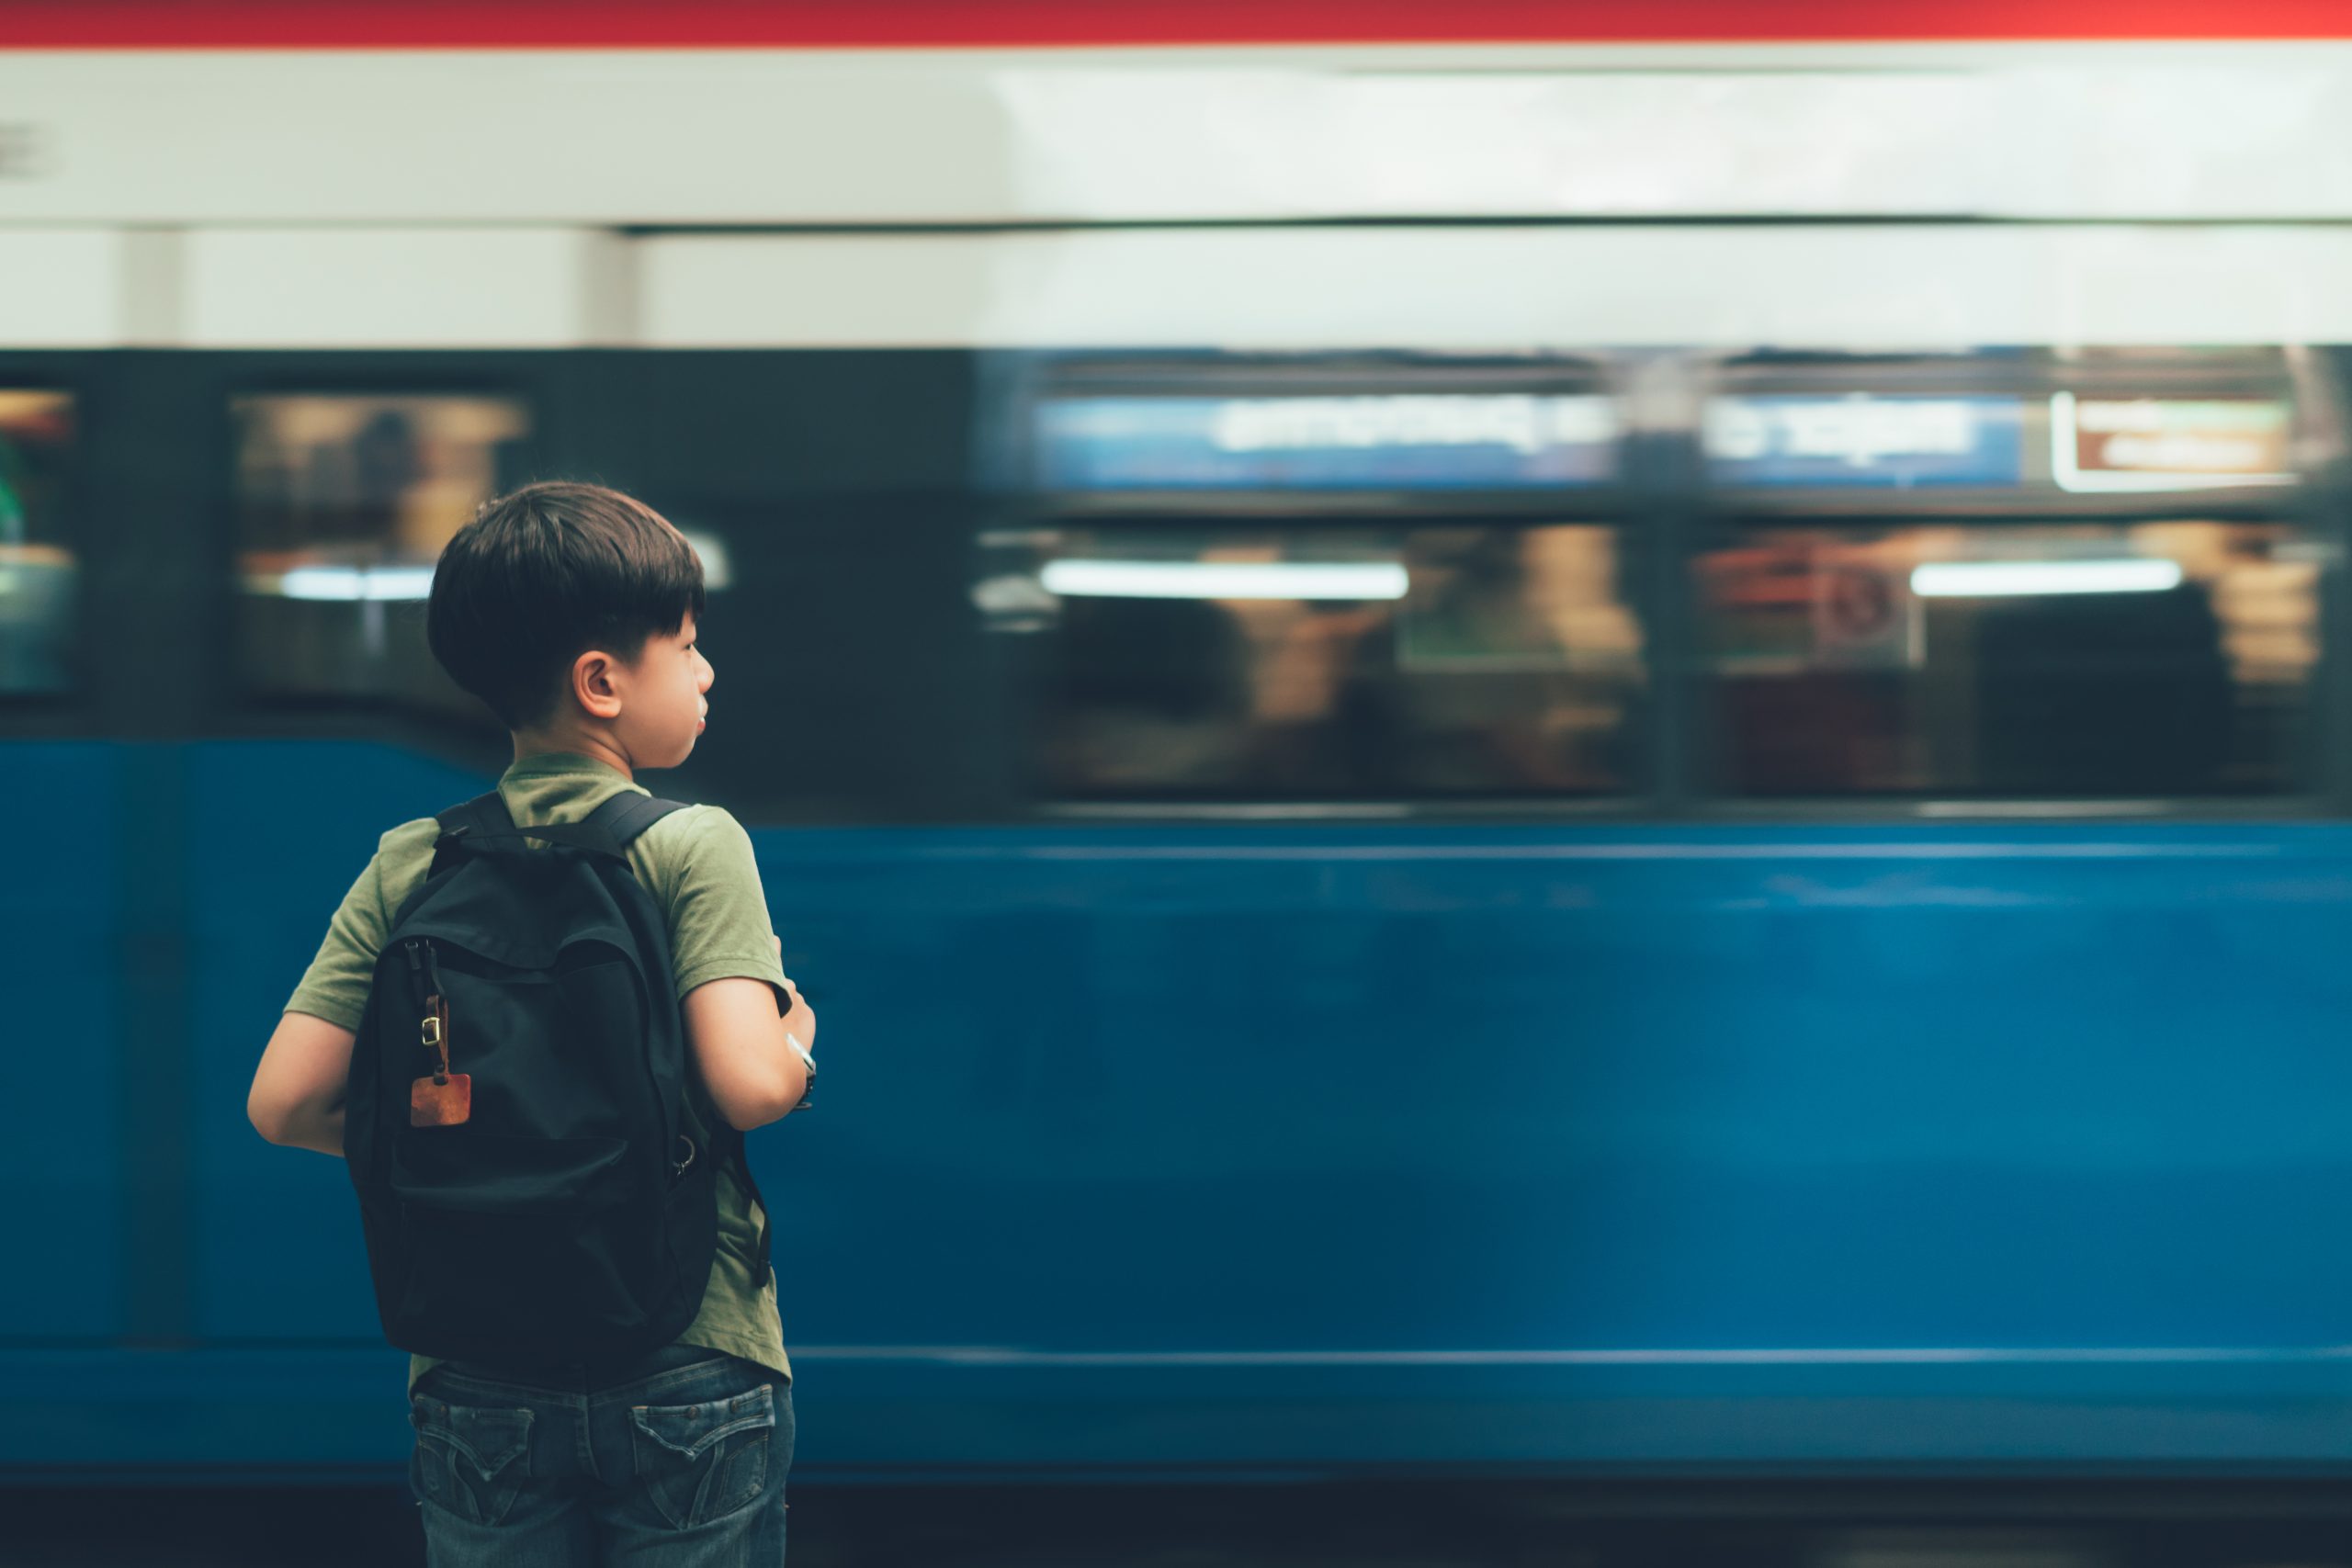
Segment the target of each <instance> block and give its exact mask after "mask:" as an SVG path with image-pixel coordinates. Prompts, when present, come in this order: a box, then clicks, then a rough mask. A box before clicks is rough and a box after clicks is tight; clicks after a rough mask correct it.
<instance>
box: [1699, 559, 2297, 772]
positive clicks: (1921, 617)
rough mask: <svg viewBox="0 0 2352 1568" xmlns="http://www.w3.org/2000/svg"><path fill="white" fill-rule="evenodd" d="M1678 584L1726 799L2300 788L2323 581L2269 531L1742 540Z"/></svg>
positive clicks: (1702, 563)
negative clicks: (1699, 663) (1687, 608)
mask: <svg viewBox="0 0 2352 1568" xmlns="http://www.w3.org/2000/svg"><path fill="white" fill-rule="evenodd" d="M1694 570H1695V572H1696V578H1697V582H1696V587H1697V592H1698V598H1699V611H1700V615H1701V618H1702V637H1703V639H1704V647H1705V657H1706V661H1707V664H1708V666H1709V668H1710V669H1711V671H1712V673H1713V680H1714V703H1713V716H1714V728H1713V763H1714V768H1715V773H1716V777H1717V783H1718V784H1719V785H1720V787H1721V788H1722V789H1723V791H1724V792H1725V793H1728V794H1732V795H1852V794H1884V795H2039V796H2048V797H2064V796H2100V795H2104V796H2111V797H2134V798H2145V797H2154V796H2198V795H2278V794H2283V793H2290V792H2292V791H2294V790H2296V789H2298V788H2300V787H2302V784H2303V779H2304V769H2303V765H2302V764H2303V758H2304V755H2305V753H2306V751H2307V750H2308V739H2309V736H2308V731H2309V727H2310V725H2311V723H2312V675H2313V671H2314V669H2315V667H2316V665H2317V663H2318V660H2319V652H2320V621H2319V568H2318V565H2317V563H2316V557H2315V552H2313V551H2312V549H2311V548H2310V547H2308V546H2307V545H2304V544H2302V543H2301V542H2299V540H2298V538H2297V536H2296V535H2295V534H2294V532H2293V530H2292V529H2290V527H2289V526H2287V525H2282V524H2273V523H2222V522H2197V521H2178V522H2173V521H2167V522H2147V523H2126V524H2104V523H2102V524H2050V525H2003V526H2001V527H1998V528H1988V527H1983V526H1967V525H1905V526H1899V527H1884V528H1879V529H1875V530H1872V529H1850V530H1849V529H1839V530H1836V531H1832V530H1826V529H1819V528H1801V527H1769V526H1768V527H1749V528H1747V529H1743V530H1742V531H1740V532H1739V533H1738V534H1737V535H1736V536H1734V535H1729V534H1725V535H1724V536H1719V537H1718V538H1717V539H1716V540H1715V541H1714V542H1713V544H1712V545H1711V546H1710V547H1707V548H1705V549H1703V550H1702V552H1701V553H1700V555H1699V556H1698V557H1697V558H1696V560H1695V562H1694Z"/></svg>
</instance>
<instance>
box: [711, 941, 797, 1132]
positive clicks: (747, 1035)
mask: <svg viewBox="0 0 2352 1568" xmlns="http://www.w3.org/2000/svg"><path fill="white" fill-rule="evenodd" d="M807 1005H808V1004H807V1003H805V1002H803V1003H801V1004H800V1008H801V1009H806V1007H807ZM684 1013H685V1023H686V1043H687V1046H688V1048H689V1049H690V1050H692V1051H693V1053H694V1057H695V1066H696V1067H697V1068H699V1069H700V1071H701V1073H702V1081H703V1087H704V1088H705V1089H708V1090H709V1091H710V1098H711V1100H712V1101H713V1102H714V1103H716V1104H717V1105H718V1113H719V1114H720V1115H721V1116H724V1117H726V1118H727V1124H728V1125H729V1126H730V1127H733V1128H734V1129H735V1130H736V1131H738V1132H741V1133H748V1132H750V1131H751V1130H752V1128H754V1127H764V1126H766V1125H767V1124H768V1123H769V1122H774V1121H776V1120H778V1119H780V1118H782V1117H783V1116H785V1115H786V1114H788V1113H789V1112H790V1111H791V1110H792V1108H793V1107H794V1106H796V1105H798V1104H799V1103H800V1099H801V1096H802V1095H803V1094H804V1093H806V1092H807V1089H808V1072H807V1070H806V1069H805V1068H804V1067H802V1066H801V1065H800V1056H799V1054H798V1053H797V1052H796V1051H794V1050H793V1049H792V1047H791V1045H790V1044H789V1043H787V1042H786V1039H785V1028H786V1021H785V1019H784V1018H783V1016H782V1015H780V1014H779V1013H778V1012H777V1011H776V993H775V987H773V986H772V985H771V984H770V983H769V982H768V981H766V980H754V979H751V978H749V977H747V976H728V977H727V978H724V979H718V980H711V981H707V982H706V983H704V984H702V985H700V986H696V987H695V988H694V989H693V990H691V991H688V992H687V993H686V998H685V1004H684ZM794 1016H796V1017H797V1016H798V1011H797V1010H796V1013H795V1015H794ZM812 1016H813V1015H812ZM811 1032H812V1033H813V1030H812V1031H811Z"/></svg>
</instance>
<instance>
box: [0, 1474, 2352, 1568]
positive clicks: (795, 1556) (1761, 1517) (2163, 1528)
mask: <svg viewBox="0 0 2352 1568" xmlns="http://www.w3.org/2000/svg"><path fill="white" fill-rule="evenodd" d="M422 1562H424V1551H423V1547H422V1542H421V1537H420V1534H419V1531H418V1528H417V1523H416V1518H415V1514H414V1506H413V1504H412V1503H411V1502H410V1501H409V1499H408V1496H407V1495H406V1494H405V1493H404V1492H401V1491H396V1490H387V1489H383V1488H365V1489H361V1488H349V1487H344V1488H254V1487H249V1486H236V1485H214V1486H206V1487H139V1488H128V1489H126V1488H101V1487H93V1486H87V1485H74V1484H65V1485H59V1486H53V1487H48V1486H44V1487H33V1486H18V1487H15V1488H10V1489H0V1568H67V1565H71V1568H85V1565H91V1568H101V1565H102V1568H392V1565H395V1564H398V1565H401V1568H413V1565H416V1564H421V1563H422ZM792 1562H793V1563H794V1568H1275V1565H1281V1568H1342V1565H1345V1568H1474V1565H1476V1568H1536V1565H1539V1564H1541V1565H1543V1568H1717V1565H1722V1568H1751V1565H1752V1568H2352V1481H2347V1482H2332V1483H2319V1482H2297V1483H2263V1484H2226V1485H2225V1484H2216V1483H2151V1482H2132V1483H2110V1484H2092V1485H2085V1484H2081V1483H2070V1484H2059V1483H1997V1484H1996V1483H1870V1484H1867V1485H1858V1484H1854V1483H1811V1482H1808V1483H1736V1484H1735V1483H1662V1482H1651V1481H1644V1482H1629V1483H1597V1482H1579V1483H1540V1482H1484V1483H1468V1482H1433V1481H1394V1482H1367V1481H1351V1482H1344V1483H1318V1484H1283V1485H1273V1484H1268V1485H1234V1484H1178V1483H1164V1484H1156V1485H1127V1484H1119V1485H1094V1486H1040V1485H1012V1484H1006V1485H985V1486H984V1485H956V1486H946V1485H924V1486H892V1487H883V1486H814V1485H808V1486H801V1487H797V1488H796V1489H795V1491H794V1495H793V1509H792Z"/></svg>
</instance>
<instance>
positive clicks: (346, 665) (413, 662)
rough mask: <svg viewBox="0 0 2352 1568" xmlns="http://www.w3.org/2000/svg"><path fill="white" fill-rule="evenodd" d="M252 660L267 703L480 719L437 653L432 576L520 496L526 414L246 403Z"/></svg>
mask: <svg viewBox="0 0 2352 1568" xmlns="http://www.w3.org/2000/svg"><path fill="white" fill-rule="evenodd" d="M235 415H236V421H237V432H238V451H237V499H238V527H239V535H240V543H241V546H242V549H241V553H240V556H239V570H240V573H241V577H242V585H243V596H242V598H241V601H240V605H239V615H238V641H239V652H240V659H241V662H242V665H243V671H244V675H245V679H246V682H248V684H249V685H251V686H253V687H254V688H256V689H259V690H265V691H271V692H278V693H287V694H334V695H361V694H367V695H378V696H391V697H401V698H406V699H410V700H413V701H417V702H421V703H424V704H425V705H429V706H435V707H441V708H446V709H448V710H450V711H454V712H458V713H462V714H466V715H468V716H471V715H473V714H475V713H476V712H477V711H478V710H477V706H476V705H474V704H472V703H471V701H470V699H468V698H466V697H464V696H463V695H462V694H459V693H458V691H457V688H456V687H455V686H453V685H451V684H450V683H449V682H448V681H447V677H445V676H443V675H442V674H441V672H440V671H439V669H438V667H437V666H435V664H434V662H433V660H432V657H431V655H430V653H429V652H428V651H427V649H426V647H425V642H424V599H425V597H426V594H427V593H428V592H429V591H430V589H431V587H432V581H433V563H434V561H435V558H437V557H438V556H439V555H440V553H441V548H442V547H443V546H444V545H446V544H447V543H448V541H449V538H450V536H452V535H454V534H456V532H457V531H458V529H459V528H460V527H462V526H463V525H465V524H467V523H468V522H469V521H471V520H472V518H473V516H474V513H475V512H476V511H477V510H478V509H479V508H480V507H481V503H482V502H485V501H487V500H489V499H490V498H491V497H492V496H493V495H496V494H498V493H499V492H500V491H503V490H505V489H508V488H510V487H511V486H513V485H514V484H516V483H519V482H521V479H522V478H523V468H524V457H523V448H524V444H525V442H526V440H527V438H528V436H529V434H530V420H529V415H528V412H527V411H526V409H525V408H524V407H523V405H521V404H520V403H517V402H514V401H510V400H503V399H492V398H469V397H362V396H311V395H303V396H270V397H252V398H243V399H240V400H238V401H237V402H236V404H235Z"/></svg>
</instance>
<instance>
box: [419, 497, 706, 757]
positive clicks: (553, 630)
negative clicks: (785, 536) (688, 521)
mask: <svg viewBox="0 0 2352 1568" xmlns="http://www.w3.org/2000/svg"><path fill="white" fill-rule="evenodd" d="M702 607H703V583H702V562H701V561H700V560H699V559H697V558H695V552H694V547H693V546H691V545H689V544H687V543H686V539H685V536H684V535H683V534H681V533H679V532H678V531H677V529H675V528H673V527H672V526H671V525H670V524H669V522H668V521H667V520H666V519H664V518H663V517H662V514H661V513H658V512H656V511H654V510H653V509H652V508H651V507H650V506H648V505H646V504H645V503H644V502H641V501H638V500H635V499H634V498H632V497H629V496H626V495H623V494H622V493H621V492H620V491H616V490H606V489H605V487H604V486H602V485H591V484H572V483H568V482H565V481H561V480H549V481H547V482H545V483H541V484H533V485H525V486H524V487H523V488H522V489H521V490H518V491H515V492H514V493H512V494H511V495H503V496H500V497H499V498H498V499H497V500H496V501H493V502H490V503H488V504H487V505H485V506H484V507H483V508H482V509H481V513H479V514H478V515H476V517H475V518H474V520H473V521H472V522H470V523H469V524H467V525H465V526H464V527H462V528H460V529H458V533H457V536H456V537H455V538H452V539H451V540H450V541H449V545H448V547H447V549H445V550H443V551H442V552H441V562H440V564H439V565H438V566H437V567H435V569H434V572H433V595H432V598H431V600H430V601H429V602H428V604H426V607H425V619H424V632H425V638H426V640H427V641H428V642H429V643H431V645H432V648H433V657H434V658H435V659H437V660H440V661H441V667H442V668H443V669H444V670H447V671H448V672H449V675H450V678H451V679H452V680H454V681H456V682H458V685H460V686H463V687H464V688H465V689H466V690H467V691H469V692H471V693H472V694H474V695H475V696H478V697H480V698H481V700H482V701H483V702H485V703H488V704H489V705H490V706H491V710H492V712H493V713H495V714H497V715H498V716H499V718H500V720H501V721H502V722H503V723H504V724H505V726H506V727H507V728H509V729H522V728H527V727H529V726H531V725H534V724H537V723H539V722H541V721H542V720H544V719H546V718H547V717H548V715H549V714H550V713H551V712H552V711H553V710H554V708H555V706H556V705H557V699H558V696H559V694H560V693H561V691H562V689H563V681H564V676H565V673H566V672H567V671H569V670H570V669H571V661H572V660H575V659H577V658H578V657H579V656H580V655H581V654H582V653H584V652H586V651H587V650H588V649H592V648H594V649H603V650H604V651H605V652H607V653H610V654H614V655H616V657H618V658H621V659H624V660H630V661H632V662H634V661H635V660H636V659H637V657H638V656H639V654H641V653H643V652H644V651H645V640H646V638H648V637H666V636H669V635H671V634H673V633H674V632H676V631H677V630H678V628H679V627H680V626H684V624H685V620H686V613H687V612H688V611H690V610H691V611H692V612H694V613H695V615H701V614H702Z"/></svg>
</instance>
